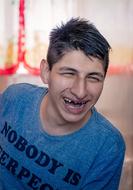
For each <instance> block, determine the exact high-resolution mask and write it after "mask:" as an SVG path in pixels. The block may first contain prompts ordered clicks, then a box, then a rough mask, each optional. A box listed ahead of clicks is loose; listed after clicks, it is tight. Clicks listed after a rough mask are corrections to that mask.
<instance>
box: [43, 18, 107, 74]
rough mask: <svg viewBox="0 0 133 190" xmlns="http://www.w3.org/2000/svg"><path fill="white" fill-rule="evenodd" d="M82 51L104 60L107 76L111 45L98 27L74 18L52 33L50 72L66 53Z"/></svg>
mask: <svg viewBox="0 0 133 190" xmlns="http://www.w3.org/2000/svg"><path fill="white" fill-rule="evenodd" d="M72 50H81V51H83V53H84V54H85V55H87V56H88V57H89V56H93V57H96V58H98V59H100V60H103V66H104V70H105V74H106V72H107V69H108V64H109V50H110V45H109V43H108V42H107V40H106V39H105V38H104V37H103V36H102V35H101V33H100V32H99V31H98V30H97V29H96V27H95V26H94V25H93V24H92V23H90V22H89V21H88V20H85V19H83V18H82V19H81V18H72V19H71V20H69V21H68V22H67V23H66V24H63V23H62V24H61V26H60V27H58V26H57V27H56V28H54V29H53V30H52V31H51V33H50V41H49V48H48V53H47V61H48V64H49V68H50V70H51V69H52V66H53V64H55V63H56V62H58V61H59V60H60V59H61V58H62V56H63V55H65V53H67V52H69V51H72Z"/></svg>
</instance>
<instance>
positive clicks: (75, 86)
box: [71, 79, 87, 99]
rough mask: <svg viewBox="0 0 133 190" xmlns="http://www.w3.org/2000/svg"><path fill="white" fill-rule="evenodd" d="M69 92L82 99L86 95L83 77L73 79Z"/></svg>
mask: <svg viewBox="0 0 133 190" xmlns="http://www.w3.org/2000/svg"><path fill="white" fill-rule="evenodd" d="M71 93H72V94H73V95H74V96H75V97H76V98H78V99H84V98H85V97H86V95H87V86H86V81H85V80H84V79H75V80H74V81H73V83H72V86H71Z"/></svg>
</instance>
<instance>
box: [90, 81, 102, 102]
mask: <svg viewBox="0 0 133 190" xmlns="http://www.w3.org/2000/svg"><path fill="white" fill-rule="evenodd" d="M102 90H103V84H100V85H99V84H98V85H97V84H96V85H93V86H91V87H90V89H89V91H90V93H91V94H92V96H93V97H95V98H96V99H97V98H99V96H100V95H101V93H102Z"/></svg>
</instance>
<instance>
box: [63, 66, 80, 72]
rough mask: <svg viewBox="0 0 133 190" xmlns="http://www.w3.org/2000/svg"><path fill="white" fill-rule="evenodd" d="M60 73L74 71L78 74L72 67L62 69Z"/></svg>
mask: <svg viewBox="0 0 133 190" xmlns="http://www.w3.org/2000/svg"><path fill="white" fill-rule="evenodd" d="M60 71H73V72H78V71H77V70H76V69H73V68H71V67H61V68H60Z"/></svg>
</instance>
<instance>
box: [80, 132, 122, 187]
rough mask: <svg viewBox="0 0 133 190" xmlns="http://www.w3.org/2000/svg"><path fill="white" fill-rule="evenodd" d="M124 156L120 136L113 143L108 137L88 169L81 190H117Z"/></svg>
mask: <svg viewBox="0 0 133 190" xmlns="http://www.w3.org/2000/svg"><path fill="white" fill-rule="evenodd" d="M124 155H125V143H124V141H123V138H122V137H121V136H120V138H118V139H117V141H116V142H113V141H112V140H111V139H110V137H108V139H107V141H106V142H105V145H104V146H103V147H102V149H101V150H100V152H99V153H98V155H97V157H96V159H95V161H94V163H93V165H92V166H91V168H89V169H88V173H87V174H86V179H85V180H84V184H83V185H82V188H81V190H93V189H94V190H118V187H119V182H120V176H121V170H122V166H123V160H124Z"/></svg>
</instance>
